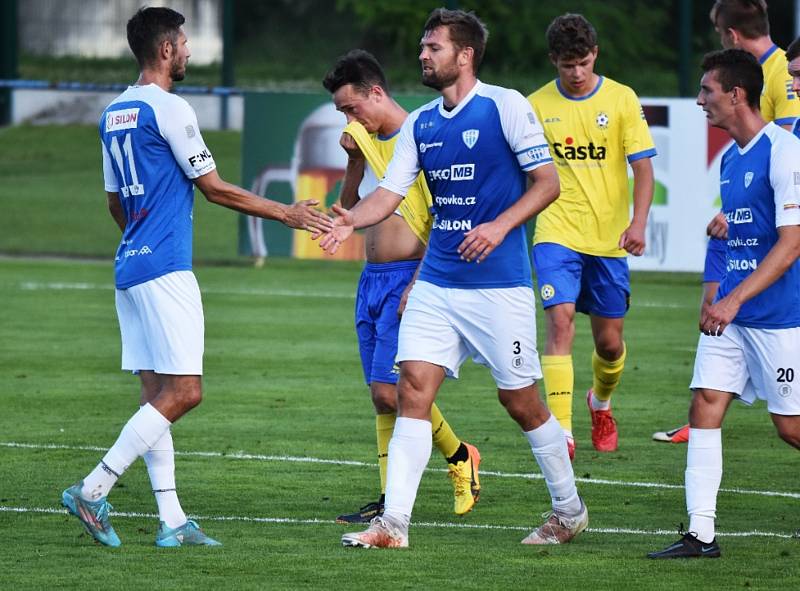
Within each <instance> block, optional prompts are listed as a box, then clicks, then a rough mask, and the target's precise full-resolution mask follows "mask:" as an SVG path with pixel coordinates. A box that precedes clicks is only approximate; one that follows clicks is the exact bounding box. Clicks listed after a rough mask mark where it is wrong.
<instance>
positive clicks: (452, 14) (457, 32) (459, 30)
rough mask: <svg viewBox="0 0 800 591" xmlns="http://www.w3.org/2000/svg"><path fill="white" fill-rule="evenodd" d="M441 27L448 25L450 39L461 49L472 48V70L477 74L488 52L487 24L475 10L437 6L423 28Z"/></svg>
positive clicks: (428, 30)
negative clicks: (468, 10)
mask: <svg viewBox="0 0 800 591" xmlns="http://www.w3.org/2000/svg"><path fill="white" fill-rule="evenodd" d="M439 27H447V31H448V33H449V34H450V41H452V42H453V45H455V46H456V48H457V49H458V50H459V51H460V50H462V49H464V48H465V47H471V48H472V52H473V53H472V71H473V72H474V73H475V74H477V73H478V68H480V66H481V62H483V54H484V53H485V52H486V41H487V40H488V39H489V29H487V28H486V25H485V24H483V22H481V20H480V19H479V18H478V17H477V16H475V13H474V12H464V11H463V10H448V9H447V8H435V9H433V11H431V13H430V14H429V15H428V20H426V21H425V26H424V27H423V29H422V30H423V32H425V33H428V32H430V31H433V30H434V29H438V28H439Z"/></svg>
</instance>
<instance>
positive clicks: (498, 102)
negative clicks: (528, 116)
mask: <svg viewBox="0 0 800 591" xmlns="http://www.w3.org/2000/svg"><path fill="white" fill-rule="evenodd" d="M475 97H476V98H479V99H483V100H484V101H487V102H485V103H484V104H485V105H487V108H489V109H496V110H497V112H498V113H499V114H500V118H501V119H504V118H505V117H506V116H508V115H511V114H514V113H517V114H518V113H521V112H530V110H531V104H530V103H529V102H528V99H526V98H525V97H524V96H523V95H522V93H521V92H519V91H518V90H515V89H513V88H506V87H505V86H495V85H493V84H484V83H482V82H479V83H478V88H476V89H475Z"/></svg>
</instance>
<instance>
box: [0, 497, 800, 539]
mask: <svg viewBox="0 0 800 591" xmlns="http://www.w3.org/2000/svg"><path fill="white" fill-rule="evenodd" d="M0 513H20V514H25V513H38V514H46V515H67V511H66V509H56V508H54V507H9V506H5V505H0ZM110 515H111V516H113V517H123V518H127V517H130V518H148V519H158V515H156V514H154V513H138V512H135V511H112V512H111V513H110ZM188 517H189V518H190V519H196V520H198V521H242V522H246V523H275V524H284V523H285V524H292V525H336V522H335V521H333V520H331V519H297V518H294V517H248V516H245V515H189V516H188ZM411 525H412V527H430V528H439V529H484V530H506V531H529V530H530V529H531V527H532V526H530V525H493V524H483V523H453V522H438V521H433V522H414V523H412V524H411ZM586 533H590V534H626V535H634V536H676V535H678V534H677V532H676V531H675V530H672V529H670V530H666V529H654V530H644V529H630V528H621V527H597V528H592V527H590V528H588V529H587V530H586ZM716 535H718V536H719V537H725V538H755V537H760V538H781V539H791V538H793V537H795V536H794V535H792V534H782V533H778V532H771V531H759V530H752V531H737V532H721V531H717V532H716Z"/></svg>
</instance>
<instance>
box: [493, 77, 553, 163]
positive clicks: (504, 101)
mask: <svg viewBox="0 0 800 591" xmlns="http://www.w3.org/2000/svg"><path fill="white" fill-rule="evenodd" d="M495 101H496V102H497V107H498V109H499V111H500V123H501V125H502V127H503V134H504V135H505V138H506V141H507V142H508V145H509V147H510V148H511V149H512V150H513V151H514V155H515V156H516V157H517V161H518V162H519V167H520V168H521V169H522V170H524V171H525V172H530V171H531V170H533V169H535V168H538V167H539V166H542V165H543V164H548V163H550V162H552V161H553V158H552V156H551V155H550V148H549V146H548V145H547V139H546V138H545V137H544V129H542V126H541V124H540V123H539V120H538V119H537V118H536V114H535V113H534V112H533V108H532V107H531V104H530V103H529V102H528V99H526V98H525V97H524V96H522V95H521V94H520V93H519V92H517V91H516V90H511V89H505V92H503V93H502V94H500V95H498V96H497V98H495Z"/></svg>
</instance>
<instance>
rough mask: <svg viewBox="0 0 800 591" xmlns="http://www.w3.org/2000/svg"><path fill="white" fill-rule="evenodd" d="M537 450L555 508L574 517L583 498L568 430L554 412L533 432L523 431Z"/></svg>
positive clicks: (536, 453)
mask: <svg viewBox="0 0 800 591" xmlns="http://www.w3.org/2000/svg"><path fill="white" fill-rule="evenodd" d="M523 434H524V435H525V437H526V438H527V439H528V442H529V443H530V445H531V450H532V451H533V457H535V458H536V462H537V463H538V464H539V468H540V469H541V470H542V474H544V481H545V483H546V484H547V490H549V491H550V498H551V499H552V502H553V511H555V512H556V513H559V514H561V515H566V516H573V515H577V514H578V513H580V511H581V499H580V497H579V496H578V489H577V488H576V487H575V474H574V473H573V472H572V463H571V462H570V461H569V453H568V452H567V440H566V439H564V430H563V429H562V428H561V425H559V424H558V421H557V420H556V418H555V417H554V416H553V415H550V418H549V419H547V421H546V422H545V423H544V424H542V425H540V426H539V427H537V428H536V429H534V430H533V431H523Z"/></svg>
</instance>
